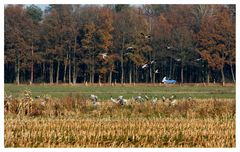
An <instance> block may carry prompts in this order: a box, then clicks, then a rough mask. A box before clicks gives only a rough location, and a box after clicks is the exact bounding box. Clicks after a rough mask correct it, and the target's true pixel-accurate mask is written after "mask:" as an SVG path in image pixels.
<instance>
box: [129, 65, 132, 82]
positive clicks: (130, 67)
mask: <svg viewBox="0 0 240 152" xmlns="http://www.w3.org/2000/svg"><path fill="white" fill-rule="evenodd" d="M129 83H130V84H132V66H131V65H130V66H129Z"/></svg>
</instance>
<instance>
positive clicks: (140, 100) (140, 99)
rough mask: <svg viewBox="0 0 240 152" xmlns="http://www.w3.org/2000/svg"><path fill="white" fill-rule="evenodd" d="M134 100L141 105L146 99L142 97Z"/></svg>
mask: <svg viewBox="0 0 240 152" xmlns="http://www.w3.org/2000/svg"><path fill="white" fill-rule="evenodd" d="M134 99H135V101H137V102H140V103H143V102H144V99H143V98H142V97H141V96H137V97H135V98H134Z"/></svg>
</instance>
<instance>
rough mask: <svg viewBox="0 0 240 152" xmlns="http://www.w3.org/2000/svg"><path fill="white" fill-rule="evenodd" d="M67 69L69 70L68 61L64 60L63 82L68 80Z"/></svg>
mask: <svg viewBox="0 0 240 152" xmlns="http://www.w3.org/2000/svg"><path fill="white" fill-rule="evenodd" d="M66 71H67V63H66V62H64V70H63V82H64V83H65V82H66Z"/></svg>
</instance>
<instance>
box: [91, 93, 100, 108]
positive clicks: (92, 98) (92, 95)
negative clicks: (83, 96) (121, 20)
mask: <svg viewBox="0 0 240 152" xmlns="http://www.w3.org/2000/svg"><path fill="white" fill-rule="evenodd" d="M90 99H91V100H92V104H93V105H94V106H96V105H98V104H99V103H97V100H98V96H96V95H94V94H91V95H90Z"/></svg>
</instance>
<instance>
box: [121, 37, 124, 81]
mask: <svg viewBox="0 0 240 152" xmlns="http://www.w3.org/2000/svg"><path fill="white" fill-rule="evenodd" d="M123 49H124V33H123V38H122V50H121V84H123V78H124V69H123Z"/></svg>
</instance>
